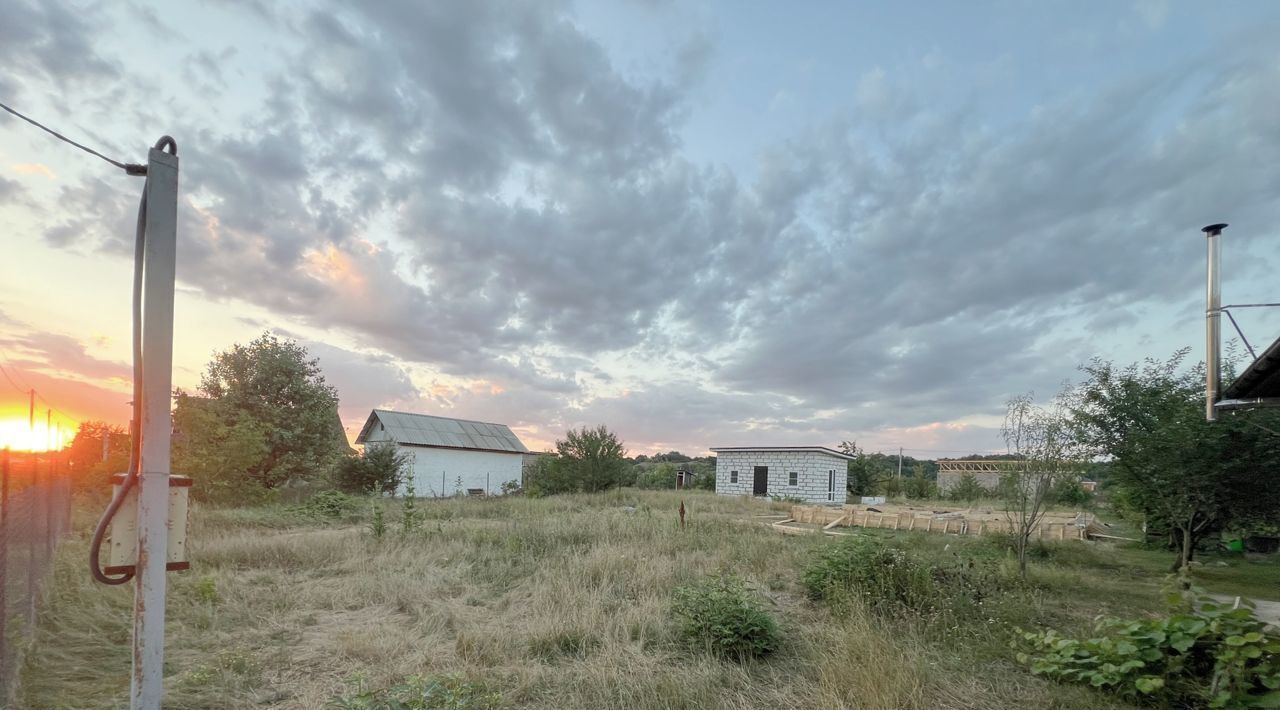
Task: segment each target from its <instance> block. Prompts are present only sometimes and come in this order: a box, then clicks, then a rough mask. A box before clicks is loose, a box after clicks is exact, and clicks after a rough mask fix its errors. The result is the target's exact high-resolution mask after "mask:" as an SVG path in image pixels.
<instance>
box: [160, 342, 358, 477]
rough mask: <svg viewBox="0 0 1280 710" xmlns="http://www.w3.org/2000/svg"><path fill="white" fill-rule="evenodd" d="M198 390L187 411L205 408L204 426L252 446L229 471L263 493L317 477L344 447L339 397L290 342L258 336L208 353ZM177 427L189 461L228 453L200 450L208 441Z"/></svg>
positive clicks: (316, 365)
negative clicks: (187, 446) (187, 444)
mask: <svg viewBox="0 0 1280 710" xmlns="http://www.w3.org/2000/svg"><path fill="white" fill-rule="evenodd" d="M199 390H200V393H201V394H202V395H204V396H203V397H202V398H201V397H187V401H186V403H185V405H186V408H187V409H201V408H207V409H208V410H209V411H208V414H209V415H210V416H209V417H208V418H207V420H206V422H205V423H208V420H212V421H214V422H216V423H217V424H219V425H220V426H221V427H224V428H225V429H227V430H229V431H233V432H237V433H238V435H240V436H241V437H242V438H244V439H247V440H249V441H250V442H251V443H252V444H253V445H254V446H253V453H254V456H253V457H251V458H250V457H249V456H247V454H246V455H242V457H241V458H242V461H244V460H247V462H248V465H244V466H243V467H239V468H237V469H234V470H236V471H237V472H239V473H240V474H241V475H242V476H245V477H247V478H248V479H251V480H253V481H256V482H257V483H258V484H259V485H261V486H263V487H266V488H274V487H276V486H278V485H280V484H282V483H284V482H285V481H289V480H309V479H312V478H315V477H316V476H319V475H322V474H324V473H326V472H328V471H329V470H330V469H331V465H332V463H333V461H334V460H335V459H336V458H337V457H338V456H339V455H340V454H341V453H342V451H343V449H344V448H345V435H344V434H343V433H342V426H341V423H340V421H339V420H338V416H337V403H338V397H337V393H336V391H335V390H334V389H333V387H331V386H329V385H327V384H325V381H324V375H322V374H321V373H320V365H319V361H318V360H315V359H308V357H307V351H306V348H304V347H302V346H301V345H299V344H298V343H296V342H293V341H291V340H281V339H279V338H277V337H276V336H274V335H272V334H270V333H264V334H263V335H262V336H261V337H259V338H258V339H256V340H254V341H253V342H251V343H249V344H248V345H240V344H236V345H233V346H232V347H231V349H230V350H227V351H226V352H222V353H218V354H216V355H214V358H213V360H212V361H211V362H210V363H209V366H208V368H207V369H206V371H205V373H204V374H203V375H202V376H201V378H200V388H199ZM182 407H183V401H182V398H181V397H180V398H179V408H180V409H181V408H182ZM175 424H176V426H175V429H176V431H177V432H178V435H179V438H182V437H187V438H189V439H190V440H191V441H190V449H191V451H190V454H191V455H190V457H189V459H190V460H193V461H196V460H200V459H213V460H216V459H217V458H218V456H219V454H225V453H228V447H219V448H217V449H215V450H210V449H208V448H207V447H204V446H201V445H200V444H202V443H203V442H204V440H205V439H206V438H207V437H206V436H205V435H204V434H202V432H201V429H200V428H199V427H193V426H184V425H183V424H184V423H183V422H181V421H177V422H175ZM242 461H241V462H237V464H238V465H239V464H241V463H242Z"/></svg>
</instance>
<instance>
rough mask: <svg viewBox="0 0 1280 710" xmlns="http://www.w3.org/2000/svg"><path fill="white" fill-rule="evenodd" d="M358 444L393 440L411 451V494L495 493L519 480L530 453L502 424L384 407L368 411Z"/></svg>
mask: <svg viewBox="0 0 1280 710" xmlns="http://www.w3.org/2000/svg"><path fill="white" fill-rule="evenodd" d="M356 443H357V444H364V445H366V446H368V445H377V444H382V443H391V444H394V445H395V446H397V447H398V448H399V449H400V451H402V452H404V453H407V454H409V455H410V457H411V459H412V465H413V472H412V480H413V488H414V494H415V495H417V496H420V497H432V496H452V495H458V494H463V493H467V494H469V493H471V492H476V493H479V492H480V491H484V493H485V494H486V495H495V494H499V493H501V492H502V484H503V483H506V482H507V481H515V482H516V483H520V482H521V481H522V480H523V471H522V464H523V462H524V458H525V456H526V455H527V454H528V453H529V450H528V449H526V448H525V446H524V444H522V443H520V439H519V438H518V437H516V435H515V434H514V433H513V432H512V431H511V429H510V427H508V426H507V425H505V424H492V423H489V422H475V421H471V420H468V419H450V418H448V417H434V416H431V415H428V414H410V413H408V412H391V411H387V410H385V409H375V410H373V411H372V412H371V413H370V414H369V419H368V420H367V421H365V424H364V428H362V429H361V430H360V435H359V436H357V437H356ZM403 490H404V488H403V486H401V491H403Z"/></svg>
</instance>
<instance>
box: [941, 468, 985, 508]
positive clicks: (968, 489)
mask: <svg viewBox="0 0 1280 710" xmlns="http://www.w3.org/2000/svg"><path fill="white" fill-rule="evenodd" d="M991 493H992V492H991V491H989V490H987V489H986V488H983V486H982V484H981V483H978V478H977V477H976V476H974V475H973V474H972V473H964V474H962V475H961V476H960V478H959V479H957V480H956V482H955V485H953V486H951V490H949V491H947V497H949V498H951V500H958V501H965V502H968V501H972V500H978V499H980V498H989V497H990V496H991Z"/></svg>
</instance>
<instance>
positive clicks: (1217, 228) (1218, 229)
mask: <svg viewBox="0 0 1280 710" xmlns="http://www.w3.org/2000/svg"><path fill="white" fill-rule="evenodd" d="M1226 228H1227V223H1226V222H1223V223H1222V224H1211V225H1209V226H1208V227H1205V228H1204V229H1201V230H1200V231H1202V232H1204V233H1205V234H1207V235H1209V236H1211V237H1212V236H1213V235H1215V234H1221V233H1222V230H1224V229H1226Z"/></svg>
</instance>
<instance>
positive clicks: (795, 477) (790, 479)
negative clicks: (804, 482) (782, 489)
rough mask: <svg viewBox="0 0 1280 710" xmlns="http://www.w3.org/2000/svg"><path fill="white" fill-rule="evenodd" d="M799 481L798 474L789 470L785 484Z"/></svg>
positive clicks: (790, 484) (792, 484)
mask: <svg viewBox="0 0 1280 710" xmlns="http://www.w3.org/2000/svg"><path fill="white" fill-rule="evenodd" d="M799 483H800V474H798V473H796V472H795V471H791V472H790V473H788V474H787V485H789V486H794V485H797V484H799Z"/></svg>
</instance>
